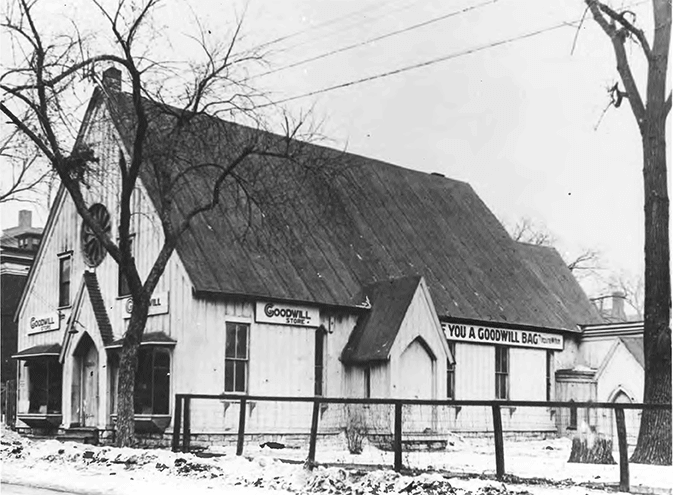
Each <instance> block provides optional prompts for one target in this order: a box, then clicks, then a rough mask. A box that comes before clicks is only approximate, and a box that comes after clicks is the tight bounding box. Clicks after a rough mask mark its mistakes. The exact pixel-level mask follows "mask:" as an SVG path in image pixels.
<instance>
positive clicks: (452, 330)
mask: <svg viewBox="0 0 673 495" xmlns="http://www.w3.org/2000/svg"><path fill="white" fill-rule="evenodd" d="M442 328H443V329H444V335H446V338H447V339H448V340H458V341H461V342H472V343H475V344H498V345H508V346H517V347H534V348H536V349H552V350H556V351H561V350H563V336H562V335H556V334H553V333H543V332H536V331H528V330H512V329H505V328H490V327H480V326H475V325H463V324H453V323H442Z"/></svg>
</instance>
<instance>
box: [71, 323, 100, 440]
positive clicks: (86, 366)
mask: <svg viewBox="0 0 673 495" xmlns="http://www.w3.org/2000/svg"><path fill="white" fill-rule="evenodd" d="M73 357H74V365H75V366H74V370H73V371H74V373H73V380H72V384H73V385H72V386H73V393H72V418H73V421H74V422H75V423H76V424H78V425H79V426H85V427H92V426H97V423H98V402H99V397H98V350H97V349H96V345H95V344H94V342H93V340H92V339H91V337H90V336H89V334H87V333H85V334H84V335H82V338H81V339H80V341H79V343H78V344H77V347H76V348H75V352H74V353H73Z"/></svg>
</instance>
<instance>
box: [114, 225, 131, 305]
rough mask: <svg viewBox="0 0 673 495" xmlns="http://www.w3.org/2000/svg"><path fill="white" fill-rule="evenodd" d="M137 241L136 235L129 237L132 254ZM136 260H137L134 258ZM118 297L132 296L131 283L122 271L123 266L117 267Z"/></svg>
mask: <svg viewBox="0 0 673 495" xmlns="http://www.w3.org/2000/svg"><path fill="white" fill-rule="evenodd" d="M134 240H135V234H131V235H130V236H129V244H130V245H131V253H133V246H134V242H133V241H134ZM134 259H135V258H134ZM117 266H118V268H117V296H119V297H125V296H129V295H131V288H130V287H129V281H128V279H127V278H126V275H124V272H123V271H122V266H121V264H119V265H117Z"/></svg>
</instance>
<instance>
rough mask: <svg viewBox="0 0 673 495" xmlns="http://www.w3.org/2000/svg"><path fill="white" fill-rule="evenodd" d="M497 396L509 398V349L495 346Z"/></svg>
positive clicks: (503, 398) (497, 397) (502, 398)
mask: <svg viewBox="0 0 673 495" xmlns="http://www.w3.org/2000/svg"><path fill="white" fill-rule="evenodd" d="M495 398H496V399H501V400H507V399H509V349H508V348H507V347H496V348H495Z"/></svg>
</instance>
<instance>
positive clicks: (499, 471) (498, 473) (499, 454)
mask: <svg viewBox="0 0 673 495" xmlns="http://www.w3.org/2000/svg"><path fill="white" fill-rule="evenodd" d="M491 408H492V410H493V436H494V439H495V477H496V478H497V479H499V480H500V479H502V477H503V476H504V475H505V446H504V443H503V440H502V417H501V416H500V406H499V405H498V404H493V405H492V406H491Z"/></svg>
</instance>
